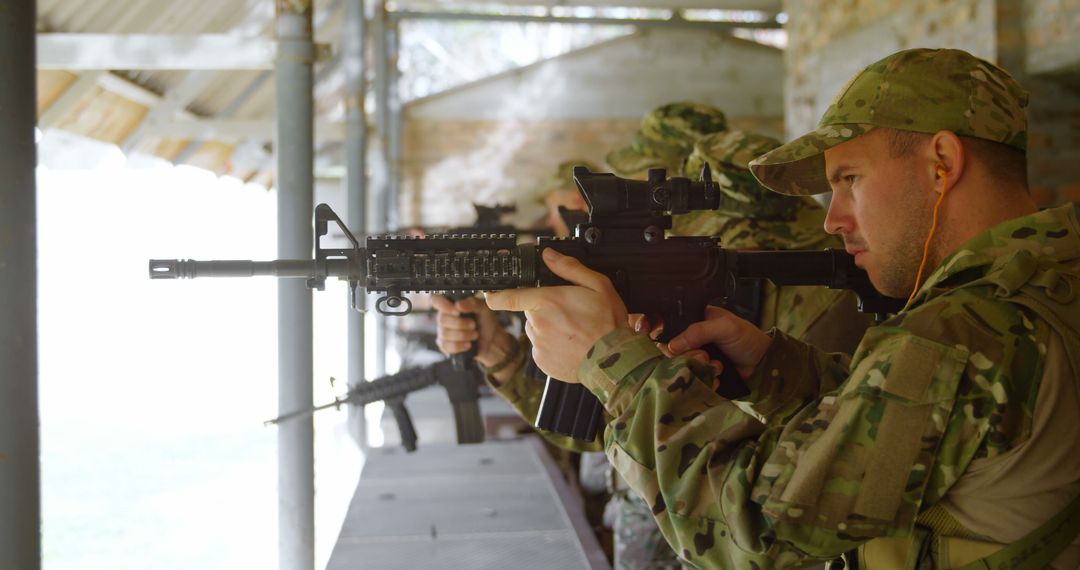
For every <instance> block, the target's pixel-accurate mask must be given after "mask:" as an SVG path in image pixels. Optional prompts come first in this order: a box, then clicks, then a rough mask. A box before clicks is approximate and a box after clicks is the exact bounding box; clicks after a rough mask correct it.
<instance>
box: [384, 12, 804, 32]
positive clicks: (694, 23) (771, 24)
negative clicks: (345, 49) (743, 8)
mask: <svg viewBox="0 0 1080 570" xmlns="http://www.w3.org/2000/svg"><path fill="white" fill-rule="evenodd" d="M389 14H390V18H391V19H393V20H447V21H471V22H515V23H540V24H589V25H594V26H637V27H639V28H679V29H692V30H714V31H715V30H734V29H739V28H742V29H745V28H758V29H780V28H782V27H783V25H782V24H780V23H779V22H777V21H776V20H775V19H772V20H766V21H763V22H734V21H713V20H687V19H684V18H682V17H678V16H676V17H672V18H609V17H578V16H550V15H549V16H534V15H527V14H481V13H476V12H414V11H407V10H406V11H394V12H390V13H389Z"/></svg>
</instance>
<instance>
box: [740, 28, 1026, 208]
mask: <svg viewBox="0 0 1080 570" xmlns="http://www.w3.org/2000/svg"><path fill="white" fill-rule="evenodd" d="M1027 99H1028V98H1027V92H1026V91H1024V89H1023V88H1022V87H1021V86H1020V84H1019V83H1017V82H1016V80H1014V79H1013V78H1012V77H1011V76H1010V75H1009V74H1008V72H1006V71H1005V70H1003V69H1001V68H1000V67H998V66H996V65H994V64H992V63H989V62H987V61H984V60H982V59H979V58H977V57H975V56H973V55H971V54H969V53H967V52H965V51H961V50H956V49H911V50H905V51H901V52H897V53H895V54H893V55H890V56H889V57H886V58H885V59H882V60H880V61H878V62H876V63H874V64H871V65H870V66H868V67H867V68H866V69H864V70H862V71H861V72H859V73H858V74H856V75H855V77H853V78H851V80H850V81H848V83H847V85H846V86H844V88H843V89H841V90H840V92H839V93H838V94H837V96H836V98H835V99H833V101H832V103H831V104H830V105H829V108H828V109H827V110H826V111H825V114H824V115H823V116H822V117H821V121H820V122H819V123H818V128H817V130H815V131H813V132H811V133H809V134H806V135H803V136H802V137H799V138H797V139H795V140H793V141H791V142H789V143H787V144H785V145H784V146H782V147H780V148H778V149H776V150H773V151H772V152H769V153H768V154H766V155H764V156H761V157H759V158H757V159H756V160H754V161H753V162H751V163H750V170H751V171H752V172H753V173H754V176H755V177H757V179H758V180H760V181H761V183H762V184H764V185H765V186H766V187H768V188H770V189H772V190H775V191H777V192H780V193H783V194H792V195H809V194H821V193H824V192H828V191H829V190H830V188H829V184H828V181H827V180H826V176H825V157H824V154H823V153H824V152H825V150H827V149H829V148H832V147H834V146H836V145H839V144H841V143H843V142H846V141H849V140H851V139H854V138H855V137H858V136H860V135H862V134H865V133H867V132H869V131H870V130H871V129H873V128H875V127H887V128H892V129H900V130H905V131H915V132H920V133H936V132H938V131H943V130H944V131H952V132H954V133H956V134H958V135H965V136H971V137H978V138H981V139H986V140H989V141H994V142H998V143H1003V144H1006V145H1009V146H1012V147H1014V148H1017V149H1020V150H1022V151H1024V150H1026V149H1027V119H1026V117H1025V114H1024V109H1025V107H1027Z"/></svg>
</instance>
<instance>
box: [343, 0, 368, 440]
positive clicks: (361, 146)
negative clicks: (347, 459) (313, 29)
mask: <svg viewBox="0 0 1080 570" xmlns="http://www.w3.org/2000/svg"><path fill="white" fill-rule="evenodd" d="M366 27H367V22H366V15H365V13H364V0H347V2H346V4H345V26H344V28H343V32H342V33H343V37H342V45H343V50H342V65H344V66H345V184H346V199H347V202H348V212H347V215H346V217H345V219H346V223H347V224H348V226H349V228H350V229H352V231H353V232H354V233H355V234H356V235H358V236H363V235H365V234H367V219H366V215H367V116H366V113H365V110H364V107H365V105H364V95H365V92H366V90H367V85H366V83H367V82H366V78H365V73H366V72H367V62H366V59H365V57H364V52H365V50H364V45H365V43H366V42H367V30H366V29H365V28H366ZM361 239H362V238H361ZM366 300H367V295H365V294H364V293H363V292H360V294H359V295H358V299H357V304H358V305H360V304H361V303H363V304H366ZM348 342H349V347H348V353H349V364H348V366H349V369H348V375H349V378H348V384H349V386H350V387H353V386H357V385H359V384H361V383H362V382H364V381H365V373H364V346H365V344H364V343H365V338H364V313H360V312H357V311H353V310H351V309H349V337H348ZM352 408H356V409H357V410H358V414H359V418H358V419H359V421H355V422H353V423H354V424H357V425H358V429H359V433H358V434H357V436H358V437H357V441H358V442H359V443H360V446H361V447H362V448H366V447H367V423H366V422H365V418H364V408H363V406H352V407H351V408H350V410H351V409H352Z"/></svg>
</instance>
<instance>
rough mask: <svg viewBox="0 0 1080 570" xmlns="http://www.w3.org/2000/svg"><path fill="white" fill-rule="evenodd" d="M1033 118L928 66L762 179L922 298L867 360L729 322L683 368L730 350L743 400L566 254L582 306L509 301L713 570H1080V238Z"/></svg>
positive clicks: (926, 60) (852, 102)
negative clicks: (1049, 175) (797, 199)
mask: <svg viewBox="0 0 1080 570" xmlns="http://www.w3.org/2000/svg"><path fill="white" fill-rule="evenodd" d="M1026 103H1027V95H1026V93H1025V92H1024V91H1023V89H1022V88H1021V87H1020V86H1019V85H1018V84H1017V83H1016V82H1015V81H1014V80H1013V79H1012V78H1011V77H1010V76H1009V75H1008V73H1006V72H1005V71H1004V70H1002V69H1000V68H998V67H996V66H994V65H993V64H990V63H988V62H986V61H983V60H980V59H977V58H975V57H973V56H971V55H970V54H967V53H966V52H962V51H959V50H925V49H918V50H906V51H902V52H899V53H897V54H894V55H892V56H889V57H887V58H885V59H883V60H881V61H879V62H877V63H875V64H873V65H871V66H869V67H867V68H866V69H865V70H863V71H862V72H860V73H859V74H858V75H856V76H855V77H854V78H853V79H852V81H850V82H849V83H848V84H847V86H845V87H844V89H843V90H841V92H840V93H839V94H838V96H837V97H836V99H835V100H834V101H833V102H832V104H831V105H830V107H829V109H828V110H827V111H826V113H825V115H824V117H823V118H822V120H821V122H820V124H819V128H818V129H817V130H815V131H813V132H811V133H809V134H808V135H805V136H804V137H802V138H799V139H796V140H795V141H793V142H791V143H788V144H786V145H784V146H782V147H780V148H778V149H776V150H774V151H772V152H770V153H768V154H766V155H764V156H762V157H760V158H758V159H757V160H755V161H754V162H753V163H751V168H752V171H753V172H754V174H755V176H756V177H757V178H758V179H759V180H760V181H761V182H762V183H763V184H764V185H766V186H768V187H769V188H771V189H773V190H776V191H779V192H782V193H784V194H789V195H807V194H815V193H820V192H825V191H828V190H829V189H830V188H831V189H832V190H833V199H832V203H831V205H830V209H829V213H828V216H827V217H826V222H825V223H826V229H827V230H828V231H830V232H831V233H835V234H840V235H841V236H842V237H843V238H844V241H845V243H846V245H847V248H848V250H849V251H851V252H853V253H855V254H856V262H857V263H858V264H859V265H860V266H861V267H863V268H864V269H866V270H867V272H868V274H869V275H870V278H871V280H872V282H873V283H874V285H875V287H877V288H878V289H879V290H880V291H882V292H883V293H886V294H891V295H906V294H907V293H908V292H909V291H911V292H912V294H911V296H910V299H909V301H908V304H907V306H906V307H905V309H904V310H903V311H902V312H901V313H900V314H898V315H897V316H896V317H894V318H892V319H890V320H889V321H887V322H885V323H884V324H882V325H880V326H877V327H874V328H872V329H871V330H870V331H868V332H867V334H866V336H865V337H864V338H863V340H862V342H861V343H860V345H859V348H858V350H857V351H856V352H855V354H854V356H853V357H852V358H851V359H848V358H846V357H844V356H842V355H840V354H827V353H823V352H821V351H819V350H816V349H814V348H813V347H810V346H808V345H806V344H805V343H802V342H799V341H797V340H795V339H793V338H791V337H790V336H788V335H786V334H784V333H782V332H779V331H776V330H773V331H770V333H769V334H768V335H765V334H763V333H761V332H760V331H759V330H758V329H756V328H755V327H753V326H752V325H751V324H750V323H747V322H745V321H742V320H740V319H738V318H736V317H734V316H733V315H731V314H730V313H725V312H723V311H719V310H718V311H713V312H712V314H711V315H710V319H708V320H706V321H704V322H702V323H698V324H696V325H694V326H692V327H691V328H689V329H687V331H686V332H685V333H684V334H683V335H680V336H679V337H677V338H676V339H674V340H673V341H672V342H671V343H670V344H669V348H670V350H671V351H672V352H674V353H676V354H684V353H686V351H687V350H688V349H691V348H694V347H697V346H701V345H703V344H704V343H706V342H713V343H715V344H717V345H719V347H720V348H721V349H722V350H723V351H724V352H725V353H726V354H727V355H728V356H729V357H730V358H731V359H732V361H733V363H734V365H735V366H736V367H737V369H738V371H739V372H740V374H741V375H742V376H743V378H744V379H745V381H746V382H747V384H748V386H749V387H750V388H751V394H750V395H749V396H747V397H745V398H742V399H739V400H735V401H731V400H726V399H724V398H721V397H719V396H717V395H716V394H715V393H714V392H713V391H712V390H711V389H710V382H711V381H712V378H713V375H714V369H713V368H711V367H710V366H707V365H705V364H704V363H702V362H699V361H696V360H694V359H690V358H687V357H686V356H676V357H674V358H665V357H664V356H663V355H662V354H661V353H660V351H659V350H658V349H657V348H656V346H655V345H654V344H653V343H652V342H651V341H650V339H648V338H647V337H645V336H643V335H640V334H635V333H634V332H633V331H632V330H630V329H629V328H628V327H626V326H625V325H624V324H623V323H622V321H623V320H624V319H625V318H626V311H625V307H623V305H622V304H621V301H620V300H619V299H618V296H617V294H615V292H614V289H613V288H612V287H611V284H610V282H608V281H607V280H606V279H605V278H604V277H603V276H601V275H599V274H596V273H594V272H591V271H589V270H588V269H586V268H584V267H583V266H581V264H580V263H578V262H577V261H576V260H573V259H571V258H567V257H562V256H559V255H558V254H554V253H546V254H545V261H546V262H547V263H548V265H549V267H551V269H552V270H553V271H554V272H555V273H557V274H559V275H560V276H562V277H563V278H565V279H567V280H569V281H571V282H574V283H577V284H578V285H581V286H580V287H567V288H559V289H554V288H547V289H518V290H510V291H504V292H499V293H491V294H489V295H488V304H489V306H491V307H492V308H494V309H500V310H525V311H526V314H527V315H528V317H529V318H530V322H531V323H532V324H531V326H530V329H529V334H530V339H531V341H532V343H533V355H534V358H535V360H536V361H537V364H538V365H539V366H540V367H541V368H542V369H544V370H545V371H547V372H548V373H550V374H552V375H553V376H554V377H556V378H560V379H563V380H567V381H580V382H582V383H583V384H584V385H585V386H586V387H588V388H589V389H590V391H592V392H593V393H594V394H596V396H597V397H598V398H599V399H600V400H601V402H603V403H604V406H605V408H606V410H607V412H608V413H609V414H610V416H611V417H612V421H611V423H610V424H609V425H608V426H607V429H606V430H605V448H606V451H607V453H608V456H609V458H610V460H611V461H612V463H613V464H614V465H615V467H616V469H618V471H619V472H620V473H621V474H622V475H623V476H624V477H625V478H626V479H627V480H628V481H629V482H630V484H631V486H632V487H633V488H634V490H635V491H636V492H637V493H638V494H640V495H641V496H642V497H644V498H645V499H646V500H647V501H648V502H649V504H650V505H651V506H652V512H653V513H654V514H655V516H656V518H657V521H658V523H659V525H660V527H661V529H662V530H663V532H664V535H665V537H666V538H667V539H668V541H669V542H670V543H671V544H672V545H673V546H674V547H675V548H676V549H677V550H678V551H679V552H680V554H681V555H682V557H683V558H684V559H685V560H687V561H689V562H690V563H692V564H694V565H695V566H697V567H701V568H764V567H793V566H799V565H804V564H807V563H812V562H814V561H824V560H830V559H835V558H836V557H838V556H840V555H841V554H843V553H846V552H849V551H851V550H852V549H858V550H857V554H856V555H852V556H851V558H852V559H855V558H857V559H858V562H859V567H860V568H870V569H871V570H873V569H876V568H929V567H936V568H963V567H968V566H967V565H969V564H974V565H976V566H977V567H979V568H984V567H985V568H1046V567H1053V568H1076V567H1077V566H1078V565H1080V541H1077V540H1076V536H1077V533H1078V530H1080V499H1078V496H1080V454H1077V453H1076V452H1075V449H1072V448H1073V446H1074V445H1075V442H1076V441H1077V439H1078V437H1080V425H1078V422H1077V421H1076V417H1077V413H1078V411H1080V390H1078V387H1077V382H1078V378H1080V300H1078V299H1077V291H1078V290H1080V237H1078V236H1080V219H1078V211H1077V208H1076V206H1075V205H1067V206H1062V207H1058V208H1054V209H1050V210H1046V211H1042V212H1039V211H1038V210H1037V208H1036V206H1035V203H1034V201H1033V200H1032V199H1031V197H1030V195H1029V193H1028V191H1027V185H1026V170H1025V168H1026V157H1025V152H1026V126H1027V125H1026V118H1025V111H1024V109H1025V107H1026ZM924 268H925V269H927V270H928V271H927V272H926V273H924V272H923V269H924ZM924 275H925V279H923V276H924ZM584 346H590V347H591V348H589V349H588V350H587V352H586V350H585V349H584V348H581V347H584ZM1063 443H1064V445H1063Z"/></svg>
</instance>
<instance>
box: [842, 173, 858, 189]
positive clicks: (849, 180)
mask: <svg viewBox="0 0 1080 570" xmlns="http://www.w3.org/2000/svg"><path fill="white" fill-rule="evenodd" d="M856 178H858V177H857V176H855V175H854V174H848V175H847V176H845V177H844V182H847V185H848V186H853V185H854V184H855V179H856Z"/></svg>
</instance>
